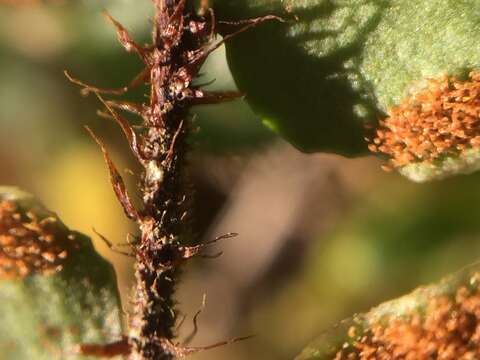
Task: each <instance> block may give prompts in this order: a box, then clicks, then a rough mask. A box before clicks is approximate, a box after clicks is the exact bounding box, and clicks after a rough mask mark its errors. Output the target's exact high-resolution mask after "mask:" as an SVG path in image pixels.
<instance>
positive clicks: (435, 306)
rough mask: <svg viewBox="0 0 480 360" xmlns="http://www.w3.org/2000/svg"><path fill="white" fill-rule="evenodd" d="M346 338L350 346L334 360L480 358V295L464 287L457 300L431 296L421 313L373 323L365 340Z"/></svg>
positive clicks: (352, 333) (352, 336) (352, 334)
mask: <svg viewBox="0 0 480 360" xmlns="http://www.w3.org/2000/svg"><path fill="white" fill-rule="evenodd" d="M476 276H477V277H478V275H476ZM347 335H348V336H349V337H350V339H351V343H346V345H345V346H344V347H343V348H342V349H341V350H340V351H338V352H337V354H336V356H335V357H334V359H335V360H367V359H368V360H376V359H378V360H387V359H388V360H430V359H443V360H471V359H472V360H473V359H479V358H480V292H479V291H478V289H475V290H470V289H467V288H466V287H462V288H460V289H459V290H458V291H457V292H456V294H455V296H454V297H447V296H441V297H432V298H431V299H430V300H428V303H427V305H426V308H425V309H424V310H422V311H412V312H411V313H410V314H407V315H405V316H402V317H396V318H388V316H386V317H384V318H382V319H380V320H376V321H375V322H371V323H370V324H369V327H368V331H367V332H366V335H364V336H362V337H355V336H356V334H355V332H354V330H349V331H348V334H347Z"/></svg>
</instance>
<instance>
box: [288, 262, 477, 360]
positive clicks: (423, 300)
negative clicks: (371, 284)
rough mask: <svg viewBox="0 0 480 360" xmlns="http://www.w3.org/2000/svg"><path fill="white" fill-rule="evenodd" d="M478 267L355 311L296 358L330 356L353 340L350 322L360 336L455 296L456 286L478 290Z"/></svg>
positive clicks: (308, 359) (310, 359)
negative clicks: (364, 309) (433, 301)
mask: <svg viewBox="0 0 480 360" xmlns="http://www.w3.org/2000/svg"><path fill="white" fill-rule="evenodd" d="M479 271H480V265H479V264H478V263H477V264H474V265H471V266H468V267H466V268H465V269H463V270H461V271H459V272H457V273H454V274H452V275H450V276H448V277H446V278H444V279H442V280H441V281H440V282H438V283H436V284H432V285H429V286H426V287H420V288H418V289H417V290H415V291H413V292H412V293H410V294H408V295H405V296H403V297H400V298H398V299H395V300H391V301H388V302H385V303H383V304H381V305H379V306H377V307H375V308H373V309H372V310H370V311H369V312H368V313H365V314H358V315H354V316H353V317H351V318H349V319H346V320H344V321H342V322H341V323H340V324H338V325H337V326H335V327H332V328H331V329H330V330H327V331H325V332H324V333H323V334H322V335H320V336H319V337H318V338H317V339H316V340H314V341H313V342H312V343H311V344H309V345H308V346H307V347H306V348H305V349H304V350H303V351H302V352H301V353H300V354H299V355H298V356H297V357H296V358H295V360H324V359H325V360H327V359H328V360H332V359H333V358H335V354H336V353H337V352H338V351H339V350H340V349H342V347H344V346H346V344H352V341H353V339H352V338H351V337H350V336H349V334H348V330H349V329H350V328H351V327H352V326H353V327H355V328H356V329H357V334H356V336H361V335H362V334H363V333H366V332H368V331H369V330H370V325H371V324H378V323H383V324H387V323H388V322H389V321H392V320H395V319H403V318H405V317H409V316H411V315H412V314H413V313H420V314H423V313H424V312H425V310H426V308H427V306H428V303H429V302H431V301H432V299H438V298H440V297H448V298H452V297H455V294H456V292H457V290H458V289H460V288H462V287H465V288H467V289H471V290H472V291H478V285H479V284H478V274H479ZM385 321H386V322H387V323H386V322H385Z"/></svg>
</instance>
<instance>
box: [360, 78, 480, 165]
mask: <svg viewBox="0 0 480 360" xmlns="http://www.w3.org/2000/svg"><path fill="white" fill-rule="evenodd" d="M469 76H470V79H469V80H466V81H460V80H457V79H455V78H451V79H449V78H448V77H447V76H445V77H444V78H443V79H442V80H430V82H429V85H428V88H427V89H426V90H423V91H421V92H419V93H417V94H415V95H413V96H411V97H409V98H407V99H405V100H404V101H403V102H402V103H401V104H400V105H399V106H395V107H392V108H390V109H389V111H388V113H389V117H388V118H387V119H385V120H383V121H381V122H380V126H379V128H378V129H377V132H376V135H375V137H374V138H373V139H371V140H370V146H369V149H370V150H371V151H375V152H381V153H383V154H385V155H387V156H388V157H389V159H390V160H389V164H390V165H391V166H393V167H403V166H405V165H408V164H410V163H413V162H422V161H426V162H432V161H434V160H438V159H441V158H444V157H447V156H454V157H456V156H462V154H463V153H464V152H465V151H466V150H469V149H480V71H473V72H471V73H470V75H469Z"/></svg>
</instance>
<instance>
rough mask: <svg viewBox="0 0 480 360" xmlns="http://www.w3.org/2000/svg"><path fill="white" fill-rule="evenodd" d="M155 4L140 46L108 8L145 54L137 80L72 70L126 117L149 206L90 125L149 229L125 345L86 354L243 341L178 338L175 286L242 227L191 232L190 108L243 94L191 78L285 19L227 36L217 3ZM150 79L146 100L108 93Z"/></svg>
mask: <svg viewBox="0 0 480 360" xmlns="http://www.w3.org/2000/svg"><path fill="white" fill-rule="evenodd" d="M153 4H154V8H155V17H154V20H153V32H152V44H151V45H147V46H141V45H139V44H137V43H136V42H135V41H134V40H132V38H131V37H130V35H129V34H128V31H127V30H126V29H125V28H124V27H123V26H122V25H121V24H120V23H119V22H117V21H116V20H115V19H113V18H112V17H111V16H110V15H108V14H106V13H105V16H106V17H107V19H108V21H109V22H110V23H111V24H112V25H113V26H114V27H115V28H116V30H117V37H118V39H119V41H120V43H121V44H122V45H123V46H124V48H125V49H126V50H127V51H128V52H133V53H135V54H137V55H138V57H139V58H140V59H141V60H142V61H143V62H144V63H145V68H144V70H142V71H141V72H140V74H138V75H137V76H136V77H134V79H133V80H132V81H131V82H130V83H129V85H128V86H125V87H122V88H119V89H100V88H97V87H94V86H90V85H87V84H85V83H83V82H81V81H79V80H77V79H74V78H73V77H71V76H70V75H69V74H68V73H65V75H66V76H67V77H68V79H69V80H70V81H72V82H73V83H75V84H77V85H80V86H81V87H82V93H83V94H88V93H91V92H93V93H95V94H96V95H97V96H98V98H99V100H100V101H101V102H102V103H103V104H104V106H105V108H106V110H107V112H101V113H100V115H101V116H103V117H108V118H112V119H113V120H115V121H116V122H117V123H118V124H119V126H120V127H121V129H122V131H123V133H124V135H125V137H126V139H127V141H128V143H129V145H130V149H131V150H132V152H133V153H134V154H135V156H136V158H137V159H138V161H139V162H140V164H141V165H142V166H143V168H144V171H143V173H142V175H141V180H140V192H141V198H142V209H139V210H137V209H136V208H135V207H134V205H133V204H132V202H131V200H130V196H129V195H128V193H127V190H126V188H125V185H124V182H123V180H122V178H121V176H120V174H119V173H118V171H117V170H116V168H115V165H114V163H113V162H112V160H111V159H110V157H109V155H108V152H107V150H106V148H105V146H104V145H103V143H102V142H101V140H100V139H98V138H97V137H96V136H95V134H94V133H93V132H92V131H91V130H90V129H88V128H87V130H88V131H89V132H90V135H91V136H92V137H93V139H94V140H95V141H96V142H97V144H98V145H99V146H100V148H101V150H102V152H103V155H104V158H105V161H106V163H107V165H108V169H109V172H110V179H111V182H112V186H113V188H114V191H115V194H116V196H117V198H118V199H119V201H120V203H121V205H122V206H123V209H124V211H125V214H126V215H127V217H128V218H130V219H132V220H134V221H136V222H137V223H138V226H139V229H140V236H139V239H138V241H137V242H135V243H134V244H132V255H133V256H134V257H135V259H136V263H135V277H136V285H135V288H134V295H133V304H134V307H133V311H132V314H131V316H130V319H129V333H128V336H127V338H126V339H125V340H124V341H123V342H120V343H115V344H107V345H100V346H95V345H84V346H83V348H82V347H81V346H80V348H79V349H80V352H83V353H84V354H86V355H89V354H90V355H95V354H104V355H105V354H107V355H108V356H114V355H117V354H124V355H127V354H129V356H130V357H129V358H130V359H131V360H147V359H149V360H150V359H155V360H164V359H172V358H176V357H184V356H186V355H189V354H191V353H194V352H197V351H200V350H206V349H210V348H212V347H215V346H221V345H224V344H228V343H231V342H233V341H238V340H242V339H243V338H238V339H233V340H230V341H225V342H221V343H217V344H214V345H211V346H207V347H203V348H192V347H186V346H185V345H180V344H179V343H176V342H174V338H175V330H174V329H175V326H176V323H177V320H178V319H177V318H178V311H177V310H176V308H175V300H174V292H175V286H176V282H177V278H178V275H179V268H180V266H181V265H182V263H184V262H185V261H186V260H188V259H190V258H192V257H195V256H198V255H199V253H200V252H201V250H202V249H203V248H204V247H205V246H208V245H209V244H211V243H213V242H216V241H218V240H220V239H223V238H226V237H231V236H234V235H235V234H226V235H224V236H221V237H219V238H217V239H215V240H213V241H212V242H209V243H204V244H198V242H197V241H196V240H195V239H192V238H191V235H190V233H189V216H188V214H189V213H188V212H189V209H190V204H191V200H192V199H191V198H192V190H191V186H190V185H189V183H188V180H187V177H186V173H185V167H186V155H187V151H188V150H189V146H188V142H187V138H188V135H189V132H190V128H191V118H190V117H189V109H190V107H191V106H193V105H197V104H215V103H220V102H224V101H230V100H233V99H236V98H238V97H241V96H242V95H241V94H239V93H236V92H224V93H213V92H206V91H203V90H201V89H200V87H199V86H193V85H192V82H193V80H194V79H195V78H196V77H197V75H198V72H199V70H200V68H201V66H202V65H203V64H204V62H205V60H206V59H207V57H208V55H209V54H210V53H212V52H213V51H215V50H216V49H217V48H218V47H219V46H221V45H222V44H223V42H224V41H226V40H228V39H230V38H231V37H232V36H235V35H237V34H239V33H241V32H242V31H245V30H247V29H248V28H251V27H253V26H255V25H257V24H259V23H261V22H263V21H265V20H273V19H275V20H279V21H282V19H280V18H278V17H275V16H266V17H263V18H256V19H251V20H246V21H242V22H240V23H224V25H227V26H231V27H235V26H237V27H240V29H239V30H236V31H234V32H232V33H231V34H229V35H226V36H225V37H224V39H223V40H216V23H215V17H214V13H213V10H211V9H209V8H208V1H202V7H201V10H200V11H199V12H195V10H194V6H193V2H192V1H190V0H188V1H187V0H153ZM144 83H147V84H149V86H150V94H149V95H150V96H149V102H148V103H146V104H140V105H137V104H132V103H128V102H116V101H107V100H104V99H103V98H102V97H101V96H100V94H111V95H121V94H123V93H125V92H126V91H128V90H129V89H130V88H132V87H135V86H139V85H142V84H144ZM116 109H120V110H123V111H129V112H132V113H134V114H136V115H139V116H140V117H141V118H142V119H143V124H142V126H141V127H140V129H141V130H136V129H133V128H132V127H131V126H130V125H129V124H128V122H127V121H126V120H125V119H124V118H122V117H121V116H120V114H118V113H117V112H116ZM122 344H123V345H124V346H122ZM127 345H128V346H127Z"/></svg>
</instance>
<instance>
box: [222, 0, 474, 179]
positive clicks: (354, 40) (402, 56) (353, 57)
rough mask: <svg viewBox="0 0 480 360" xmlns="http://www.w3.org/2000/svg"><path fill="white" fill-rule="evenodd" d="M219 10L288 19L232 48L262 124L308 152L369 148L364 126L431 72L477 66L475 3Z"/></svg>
mask: <svg viewBox="0 0 480 360" xmlns="http://www.w3.org/2000/svg"><path fill="white" fill-rule="evenodd" d="M215 8H216V10H217V13H218V16H219V18H221V19H229V20H239V19H246V18H252V17H258V16H263V15H268V14H275V15H279V16H281V17H283V18H286V19H288V20H289V21H288V23H287V24H282V23H279V22H269V23H266V24H261V25H259V26H257V27H256V28H255V29H254V30H251V31H249V32H246V33H242V34H241V35H239V36H237V37H235V38H234V39H232V40H231V41H229V42H228V43H227V55H228V61H229V64H230V67H231V70H232V73H233V75H234V78H235V80H236V82H237V84H238V86H239V88H240V89H241V90H242V91H244V92H245V93H246V95H247V96H246V98H247V100H248V102H249V103H250V104H251V106H252V107H253V109H254V110H255V111H256V112H257V114H258V115H259V117H260V118H261V119H262V121H263V122H264V123H265V124H266V125H267V126H268V127H270V128H271V129H273V130H274V131H276V132H277V133H279V134H280V135H281V136H283V137H285V138H286V139H287V140H288V141H290V142H291V143H292V144H294V145H295V146H296V147H298V148H299V149H301V150H303V151H307V152H316V151H327V152H334V153H339V154H343V155H351V156H354V155H360V154H363V153H364V152H365V148H366V142H365V140H364V137H365V135H366V134H367V133H368V132H367V131H366V127H368V126H369V125H375V124H376V122H377V121H378V120H379V119H381V118H383V117H385V111H386V110H387V108H388V107H389V106H392V105H395V104H398V103H399V102H400V101H401V100H402V99H403V98H405V97H406V96H408V95H409V93H411V92H412V91H415V90H417V89H421V88H422V87H423V86H425V84H426V81H425V80H426V79H428V78H440V77H441V76H443V75H445V74H448V75H449V76H465V75H466V74H467V73H468V72H469V71H470V70H472V69H477V68H480V45H479V44H480V42H479V41H478V40H479V39H480V26H479V25H480V16H479V15H480V3H479V2H477V1H475V0H463V1H457V0H432V1H423V0H245V1H237V0H217V1H216V2H215ZM295 19H296V20H295ZM441 171H442V170H441V168H440V172H441ZM464 171H466V170H465V169H464ZM407 172H408V171H407Z"/></svg>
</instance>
